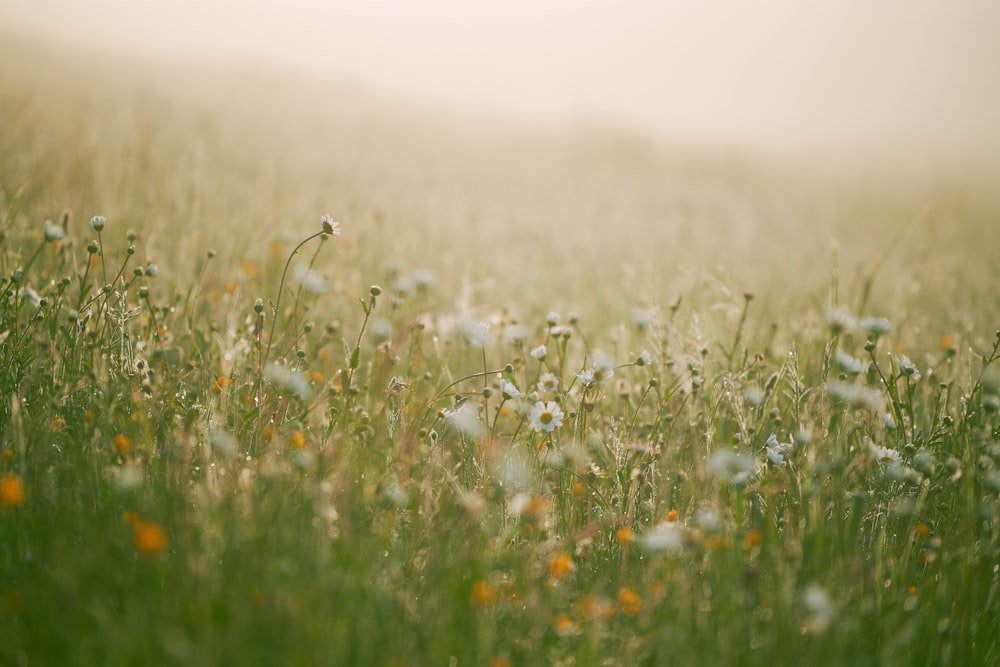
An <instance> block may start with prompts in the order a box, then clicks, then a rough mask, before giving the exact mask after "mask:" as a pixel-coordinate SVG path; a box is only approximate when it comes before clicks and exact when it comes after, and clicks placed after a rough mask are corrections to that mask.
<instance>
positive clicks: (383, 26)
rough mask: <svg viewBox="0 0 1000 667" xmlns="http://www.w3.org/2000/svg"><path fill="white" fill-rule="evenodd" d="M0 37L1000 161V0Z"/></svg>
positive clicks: (37, 18)
mask: <svg viewBox="0 0 1000 667" xmlns="http://www.w3.org/2000/svg"><path fill="white" fill-rule="evenodd" d="M0 29H2V30H3V31H5V32H7V33H8V34H11V33H13V34H22V35H40V36H44V38H45V39H47V40H49V41H53V40H55V41H58V42H60V43H62V44H63V45H65V46H68V47H69V46H75V45H81V46H88V47H95V46H96V47H99V48H102V49H104V50H106V51H120V50H130V51H138V52H142V53H143V54H152V55H155V56H157V57H161V56H169V57H182V58H184V59H185V60H186V61H188V62H190V61H192V60H195V61H205V62H214V61H223V62H225V63H228V64H232V63H244V64H249V65H250V66H254V67H255V66H261V67H266V68H267V69H269V70H272V71H273V70H284V69H288V70H295V71H300V72H303V71H307V72H308V73H309V74H310V75H314V74H321V75H323V76H335V77H337V78H339V79H347V80H352V81H356V82H360V83H362V84H364V85H367V86H368V87H369V88H371V89H372V90H373V91H377V92H379V93H381V94H383V95H386V96H388V97H389V98H390V99H398V100H401V101H404V100H406V101H414V102H418V103H419V104H420V105H421V106H423V107H425V108H427V107H430V108H432V109H434V108H440V109H446V108H447V109H452V110H461V111H463V112H465V111H473V112H475V113H479V114H487V113H488V114H489V115H491V116H493V117H499V118H503V117H512V118H516V119H518V120H529V121H534V120H540V121H543V122H546V123H553V122H554V123H563V122H573V123H577V122H581V121H584V122H596V123H608V124H611V125H618V126H623V127H627V128H631V129H635V130H639V131H642V132H648V133H650V134H656V135H659V136H661V137H664V138H668V139H671V140H675V141H678V140H679V141H682V142H685V143H686V144H688V145H696V146H697V145H705V146H709V147H712V148H713V149H718V148H723V149H729V148H734V149H739V150H744V149H748V148H749V149H755V150H756V149H764V150H766V151H770V152H773V153H778V154H785V153H789V154H798V155H801V154H807V155H824V154H825V155H835V156H840V157H845V156H846V157H850V156H854V157H858V156H863V157H868V158H873V157H878V158H880V159H889V160H890V161H891V160H892V159H896V158H897V157H898V158H899V159H900V160H901V161H903V160H918V161H920V160H922V161H939V162H951V163H954V162H956V161H957V162H963V163H967V165H968V164H976V163H979V162H983V163H990V164H995V163H996V162H997V161H998V158H997V156H1000V2H992V1H988V0H982V1H979V2H976V1H972V0H958V1H954V0H949V1H947V2H945V1H944V0H941V1H930V0H924V1H921V0H914V1H909V0H907V1H903V0H895V1H890V0H882V1H868V2H859V1H848V2H832V1H829V0H799V1H797V2H779V1H775V0H765V1H750V0H746V1H745V2H735V1H733V2H722V1H719V0H716V1H708V2H705V1H691V2H679V1H673V2H671V1H663V2H646V1H639V0H622V1H618V2H596V1H577V2H568V1H563V0H533V1H526V0H507V1H506V2H476V1H475V0H464V1H455V0H413V1H391V0H375V1H371V2H321V1H319V0H287V1H284V2H264V1H257V2H249V1H246V0H244V1H242V2H235V1H230V0H201V1H197V2H195V1H192V0H171V1H165V0H95V1H92V2H76V1H68V0H63V1H59V0H30V1H29V0H18V1H16V2H11V1H10V0H0Z"/></svg>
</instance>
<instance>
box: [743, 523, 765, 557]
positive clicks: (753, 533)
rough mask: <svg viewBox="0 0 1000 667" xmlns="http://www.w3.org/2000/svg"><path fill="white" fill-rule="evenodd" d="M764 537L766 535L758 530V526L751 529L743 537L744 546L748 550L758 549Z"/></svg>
mask: <svg viewBox="0 0 1000 667" xmlns="http://www.w3.org/2000/svg"><path fill="white" fill-rule="evenodd" d="M763 539H764V536H763V535H762V534H761V532H760V531H759V530H757V529H756V528H754V529H751V530H749V531H747V534H746V535H745V536H744V537H743V548H744V549H745V550H746V551H750V550H751V549H756V548H757V547H759V546H760V543H761V542H762V541H763Z"/></svg>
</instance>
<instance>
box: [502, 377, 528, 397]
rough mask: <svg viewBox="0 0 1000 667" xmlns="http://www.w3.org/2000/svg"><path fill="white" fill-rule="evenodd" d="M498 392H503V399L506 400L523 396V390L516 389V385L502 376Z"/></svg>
mask: <svg viewBox="0 0 1000 667" xmlns="http://www.w3.org/2000/svg"><path fill="white" fill-rule="evenodd" d="M500 393H501V394H503V397H504V400H506V401H510V400H513V399H515V398H521V397H522V396H524V392H523V391H521V390H520V389H518V388H517V385H515V384H514V383H513V382H508V381H507V380H505V379H503V378H500Z"/></svg>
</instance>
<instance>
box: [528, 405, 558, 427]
mask: <svg viewBox="0 0 1000 667" xmlns="http://www.w3.org/2000/svg"><path fill="white" fill-rule="evenodd" d="M563 416H564V415H563V411H562V410H561V409H560V408H559V404H558V403H556V402H555V401H538V402H537V403H535V406H534V407H533V408H531V413H530V414H529V415H528V419H529V421H530V422H531V428H533V429H534V430H535V432H539V431H546V432H548V433H551V432H552V431H554V430H556V429H557V428H559V427H560V426H562V423H563Z"/></svg>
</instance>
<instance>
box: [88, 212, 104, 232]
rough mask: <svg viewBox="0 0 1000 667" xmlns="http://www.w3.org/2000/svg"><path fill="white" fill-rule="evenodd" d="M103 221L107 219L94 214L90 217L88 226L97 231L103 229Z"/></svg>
mask: <svg viewBox="0 0 1000 667" xmlns="http://www.w3.org/2000/svg"><path fill="white" fill-rule="evenodd" d="M105 222H107V220H105V219H104V216H103V215H95V216H94V217H93V218H91V219H90V226H91V227H93V228H94V231H98V232H99V231H101V230H102V229H104V223H105Z"/></svg>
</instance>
